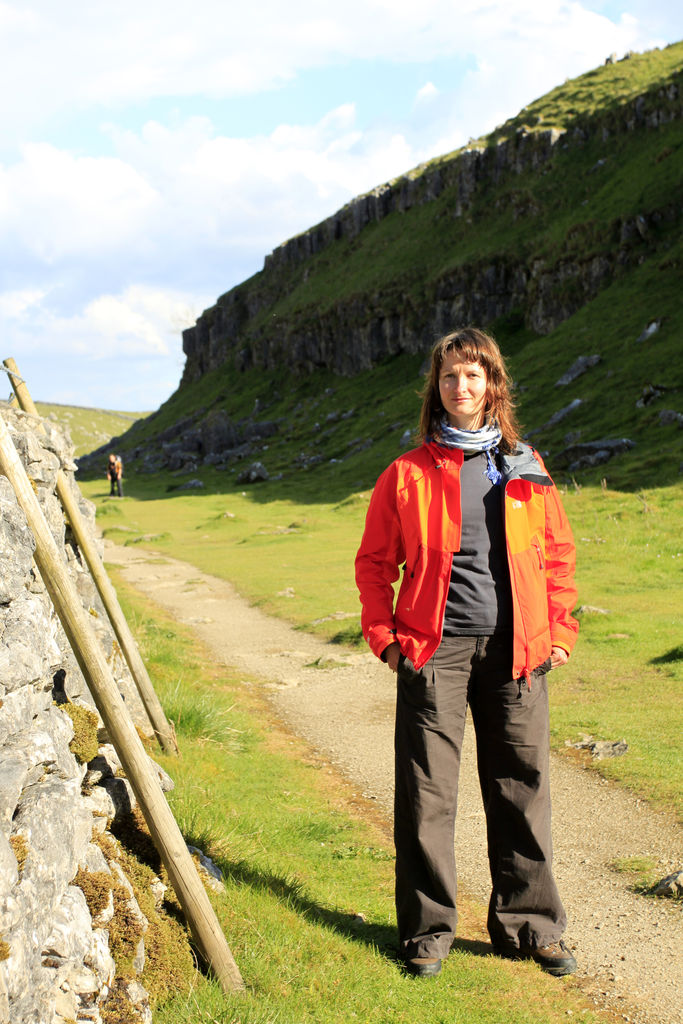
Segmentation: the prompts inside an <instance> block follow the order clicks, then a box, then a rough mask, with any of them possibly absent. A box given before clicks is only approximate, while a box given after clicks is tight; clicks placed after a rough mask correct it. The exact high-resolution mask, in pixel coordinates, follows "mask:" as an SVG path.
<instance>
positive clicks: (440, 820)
mask: <svg viewBox="0 0 683 1024" xmlns="http://www.w3.org/2000/svg"><path fill="white" fill-rule="evenodd" d="M422 397H423V402H422V412H421V417H420V428H419V433H420V436H421V439H422V442H423V443H422V446H421V447H420V448H418V449H415V450H414V451H411V452H407V453H406V454H404V455H402V456H400V458H398V459H396V461H395V462H393V463H392V464H391V465H390V466H389V468H388V469H386V470H385V471H384V473H383V474H382V475H381V476H380V478H379V480H378V481H377V485H376V487H375V490H374V492H373V495H372V499H371V501H370V506H369V508H368V514H367V520H366V524H365V532H364V534H363V539H362V542H361V546H360V549H359V551H358V555H357V558H356V580H357V584H358V588H359V591H360V599H361V604H362V609H363V610H362V625H363V635H364V636H365V638H366V640H367V642H368V643H369V645H370V647H371V649H372V651H373V652H374V653H375V654H376V655H377V656H378V657H379V658H381V659H382V661H385V662H386V663H387V665H388V666H389V668H390V669H391V671H392V672H395V673H397V677H398V693H397V706H396V733H395V755H396V791H395V813H394V839H395V845H396V911H397V918H398V929H399V940H400V950H401V957H402V959H403V962H404V964H405V967H406V969H407V970H408V971H409V972H410V973H412V974H416V975H419V976H427V975H434V974H438V973H439V971H440V969H441V961H442V960H443V959H444V958H445V957H446V956H447V954H448V951H449V949H450V947H451V943H452V941H453V938H454V936H455V926H456V909H455V893H456V872H455V856H454V827H455V810H456V803H457V792H458V772H459V768H460V753H461V748H462V738H463V730H464V725H465V713H466V708H467V706H468V705H469V708H470V711H471V714H472V720H473V723H474V728H475V732H476V742H477V763H478V771H479V780H480V785H481V792H482V798H483V802H484V809H485V812H486V824H487V839H488V852H489V863H490V868H491V880H492V893H491V899H490V904H489V913H488V930H489V934H490V937H491V942H492V943H493V946H494V950H495V951H496V952H497V953H498V954H499V955H501V956H504V957H509V958H513V959H521V958H525V959H527V958H529V959H533V960H535V961H536V962H537V963H539V964H540V965H541V967H542V968H543V969H544V970H546V971H548V972H549V973H551V974H555V975H562V974H570V973H572V972H573V971H575V970H576V961H575V959H574V957H573V956H572V954H571V953H570V952H569V951H568V950H567V949H566V947H565V946H564V943H562V942H561V941H560V940H561V936H562V934H563V932H564V929H565V926H566V916H565V913H564V909H563V907H562V903H561V902H560V898H559V895H558V892H557V887H556V885H555V881H554V878H553V875H552V870H551V860H552V846H551V834H550V797H549V785H548V758H549V724H548V696H547V687H546V679H545V674H546V672H547V671H548V670H549V669H550V668H554V667H556V666H558V665H562V664H564V663H565V662H566V661H567V659H568V657H569V654H570V652H571V650H572V647H573V645H574V642H575V640H576V634H577V631H578V624H577V622H576V620H575V619H574V618H572V616H571V610H572V608H573V607H574V603H575V600H576V588H575V585H574V580H573V574H574V544H573V540H572V534H571V530H570V527H569V524H568V522H567V518H566V516H565V513H564V510H563V508H562V505H561V502H560V499H559V496H558V494H557V491H556V490H555V486H554V484H553V482H552V480H551V479H550V477H549V476H548V474H547V472H546V469H545V467H544V465H543V462H542V460H541V459H540V457H539V456H538V454H537V453H536V452H534V451H533V450H532V449H531V448H530V447H528V446H527V445H524V444H521V443H520V442H519V433H518V428H517V425H516V421H515V417H514V412H513V408H512V401H511V398H510V394H509V389H508V376H507V372H506V369H505V365H504V362H503V358H502V356H501V353H500V350H499V349H498V346H497V345H496V343H495V342H494V341H493V339H492V338H490V337H489V336H488V335H486V334H484V333H483V332H482V331H480V330H478V329H476V328H473V327H467V328H464V329H462V330H459V331H456V332H454V333H452V334H448V335H446V336H445V337H444V338H442V339H441V340H440V341H439V342H437V344H436V346H435V347H434V350H433V352H432V362H431V369H430V372H429V375H428V377H427V380H426V384H425V387H424V391H423V396H422ZM400 566H402V567H403V579H402V582H401V585H400V589H399V593H398V597H397V600H396V602H395V606H394V590H393V583H394V582H395V581H396V580H397V579H398V577H399V574H400V570H399V567H400Z"/></svg>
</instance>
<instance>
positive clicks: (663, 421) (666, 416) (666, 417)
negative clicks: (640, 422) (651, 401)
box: [659, 409, 683, 427]
mask: <svg viewBox="0 0 683 1024" xmlns="http://www.w3.org/2000/svg"><path fill="white" fill-rule="evenodd" d="M672 423H677V424H678V425H679V427H683V413H680V412H676V410H675V409H662V411H661V412H660V414H659V425H660V427H668V426H670V425H671V424H672Z"/></svg>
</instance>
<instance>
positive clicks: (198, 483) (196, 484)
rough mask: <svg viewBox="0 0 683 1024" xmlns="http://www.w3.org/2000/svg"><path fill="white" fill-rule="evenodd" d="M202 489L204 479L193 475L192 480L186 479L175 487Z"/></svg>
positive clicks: (190, 489) (186, 489)
mask: <svg viewBox="0 0 683 1024" xmlns="http://www.w3.org/2000/svg"><path fill="white" fill-rule="evenodd" d="M203 489H204V481H203V480H198V479H197V478H196V477H193V478H192V480H186V481H185V483H184V484H178V486H177V487H176V490H177V491H201V490H203Z"/></svg>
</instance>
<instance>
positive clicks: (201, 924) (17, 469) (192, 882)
mask: <svg viewBox="0 0 683 1024" xmlns="http://www.w3.org/2000/svg"><path fill="white" fill-rule="evenodd" d="M0 472H1V473H2V474H3V475H4V476H6V477H7V479H8V480H9V482H10V483H11V485H12V487H13V489H14V493H15V495H16V497H17V501H18V502H19V505H20V507H21V509H22V510H23V512H24V515H25V516H26V519H27V521H28V524H29V527H30V529H31V531H32V533H33V536H34V538H35V542H36V550H35V553H34V558H35V561H36V565H37V566H38V569H39V571H40V575H41V576H42V578H43V582H44V583H45V586H46V588H47V591H48V593H49V595H50V598H51V599H52V603H53V605H54V607H55V610H56V612H57V614H58V616H59V619H60V621H61V623H62V626H63V627H64V632H65V633H66V635H67V638H68V640H69V643H70V645H71V648H72V650H73V652H74V654H75V656H76V659H77V661H78V664H79V666H80V668H81V671H82V672H83V675H84V676H85V678H86V680H87V683H88V686H89V687H90V692H91V693H92V696H93V698H94V700H95V704H96V705H97V710H98V711H99V713H100V715H101V717H102V721H103V722H104V725H105V728H106V729H107V732H108V733H109V737H110V739H111V741H112V743H113V744H114V747H115V748H116V752H117V754H118V755H119V757H120V759H121V763H122V765H123V767H124V770H125V772H126V775H127V777H128V780H129V782H130V784H131V785H132V787H133V790H134V792H135V795H136V797H137V800H138V803H139V804H140V808H141V810H142V813H143V814H144V816H145V821H146V822H147V826H148V828H149V831H150V834H151V836H152V839H153V840H154V845H155V846H156V848H157V850H158V851H159V855H160V857H161V859H162V861H163V863H164V865H165V867H166V870H167V871H168V875H169V878H170V881H171V884H172V886H173V888H174V890H175V893H176V896H177V897H178V900H179V902H180V905H181V906H182V908H183V911H184V913H185V917H186V918H187V922H188V924H189V926H190V929H191V931H192V935H193V936H194V939H195V942H196V943H197V946H198V947H199V949H200V950H201V952H202V955H203V956H204V957H205V959H206V961H207V963H208V964H209V965H210V966H211V968H212V969H213V971H214V973H215V974H216V976H217V978H218V979H219V981H220V982H221V984H222V986H223V988H224V990H225V991H226V992H234V991H238V990H241V989H244V982H243V981H242V977H241V975H240V972H239V969H238V967H237V965H236V963H235V961H234V960H233V957H232V953H231V952H230V949H229V947H228V944H227V942H226V939H225V936H224V935H223V933H222V931H221V927H220V925H219V923H218V919H217V917H216V914H215V912H214V909H213V907H212V906H211V903H210V902H209V898H208V896H207V894H206V890H205V889H204V886H203V885H202V882H201V879H200V878H199V875H198V873H197V869H196V867H195V865H194V861H193V860H192V857H191V856H190V853H189V851H188V849H187V846H186V845H185V841H184V839H183V837H182V835H181V832H180V829H179V828H178V825H177V823H176V820H175V818H174V817H173V814H172V812H171V809H170V807H169V806H168V803H167V802H166V798H165V796H164V794H163V792H162V789H161V785H160V783H159V779H158V777H157V774H156V772H155V770H154V768H153V766H152V764H151V762H150V759H149V757H148V756H147V753H146V752H145V748H144V747H143V745H142V741H141V739H140V737H139V736H138V734H137V732H136V730H135V727H134V726H133V724H132V722H131V720H130V718H129V716H128V712H127V710H126V706H125V704H124V702H123V698H122V697H121V694H120V693H119V691H118V687H117V686H116V683H115V682H114V679H113V677H112V675H111V672H110V670H109V666H108V665H107V661H106V659H105V657H104V652H103V651H102V648H101V647H100V645H99V643H98V641H97V638H96V636H95V633H94V631H93V628H92V626H91V624H90V622H89V621H88V619H89V616H88V613H87V612H86V611H85V609H84V608H83V605H82V604H81V601H80V598H79V596H78V593H77V591H76V587H75V585H74V583H73V581H72V579H71V577H70V575H69V571H68V569H67V567H66V565H65V563H64V560H63V558H62V557H61V556H60V552H59V549H58V547H57V543H56V541H55V539H54V537H53V536H52V534H51V532H50V528H49V527H48V525H47V522H46V520H45V516H44V515H43V512H42V509H41V507H40V505H39V503H38V499H37V497H36V495H35V493H34V491H33V488H32V486H31V482H30V480H29V478H28V476H27V474H26V470H25V469H24V466H23V464H22V462H21V460H20V458H19V455H18V454H17V450H16V448H15V447H14V444H13V443H12V438H11V436H10V433H9V430H8V428H7V424H6V423H5V421H4V419H3V417H2V416H0Z"/></svg>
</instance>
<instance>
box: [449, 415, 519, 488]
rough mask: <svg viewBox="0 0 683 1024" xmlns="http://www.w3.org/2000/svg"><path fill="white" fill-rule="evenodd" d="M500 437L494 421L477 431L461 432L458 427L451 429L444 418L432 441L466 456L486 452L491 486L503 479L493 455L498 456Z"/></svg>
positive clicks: (487, 472) (500, 434)
mask: <svg viewBox="0 0 683 1024" xmlns="http://www.w3.org/2000/svg"><path fill="white" fill-rule="evenodd" d="M502 437H503V435H502V433H501V431H500V428H499V426H498V424H497V423H496V421H495V420H493V421H492V422H491V423H487V424H485V425H484V426H483V427H480V428H479V430H461V429H460V427H452V426H451V425H450V423H449V422H448V420H447V419H446V417H445V416H444V418H443V419H442V420H441V422H440V424H439V429H438V433H437V436H436V437H434V440H435V441H436V442H437V444H442V445H443V446H444V447H445V448H460V449H461V450H462V451H463V452H465V454H466V455H475V454H476V453H477V452H486V462H487V466H486V476H487V477H488V478H489V480H490V481H491V483H492V484H499V483H500V482H501V480H502V479H503V478H502V476H501V473H500V470H499V469H498V467H497V466H496V463H495V460H494V455H497V454H498V445H499V444H500V442H501V439H502Z"/></svg>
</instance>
